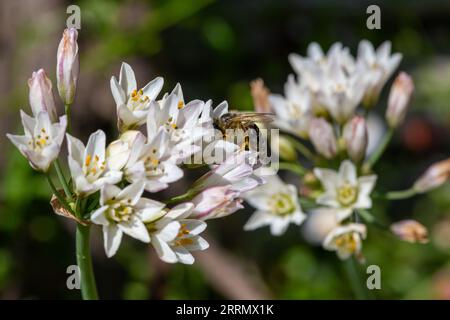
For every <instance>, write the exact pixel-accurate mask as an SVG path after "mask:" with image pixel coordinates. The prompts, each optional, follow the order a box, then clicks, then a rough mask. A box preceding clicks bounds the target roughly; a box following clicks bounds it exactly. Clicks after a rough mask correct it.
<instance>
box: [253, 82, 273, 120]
mask: <svg viewBox="0 0 450 320" xmlns="http://www.w3.org/2000/svg"><path fill="white" fill-rule="evenodd" d="M250 88H251V94H252V98H253V107H254V108H255V111H256V112H263V113H265V112H271V107H270V103H269V94H270V91H269V89H267V87H266V86H265V85H264V81H263V80H262V79H256V80H253V81H252V82H250Z"/></svg>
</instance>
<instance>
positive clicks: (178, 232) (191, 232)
mask: <svg viewBox="0 0 450 320" xmlns="http://www.w3.org/2000/svg"><path fill="white" fill-rule="evenodd" d="M193 207H194V205H193V204H192V203H183V204H180V205H177V206H176V207H174V208H172V209H171V210H170V211H169V212H167V214H166V215H164V216H163V217H162V218H161V219H159V220H156V221H155V222H153V223H151V224H149V225H147V228H148V230H149V232H150V238H151V244H152V245H153V247H154V248H155V250H156V252H157V254H158V256H159V257H160V259H161V260H163V261H165V262H167V263H176V262H181V263H184V264H192V263H194V257H193V256H192V254H191V251H197V250H205V249H207V248H208V247H209V244H208V242H206V240H205V239H203V238H202V237H201V236H199V234H200V233H201V232H203V231H204V230H205V229H206V223H205V222H203V221H200V220H196V219H189V218H188V217H189V215H190V214H191V210H192V208H193Z"/></svg>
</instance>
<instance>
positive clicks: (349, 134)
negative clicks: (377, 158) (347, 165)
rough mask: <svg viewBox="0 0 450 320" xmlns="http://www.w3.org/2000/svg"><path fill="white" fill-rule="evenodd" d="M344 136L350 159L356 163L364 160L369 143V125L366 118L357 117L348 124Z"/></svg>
mask: <svg viewBox="0 0 450 320" xmlns="http://www.w3.org/2000/svg"><path fill="white" fill-rule="evenodd" d="M343 136H344V141H345V147H346V149H347V153H348V155H349V157H350V159H352V160H353V161H354V162H360V161H361V160H363V158H364V155H365V154H366V147H367V141H368V135H367V125H366V120H365V119H364V117H361V116H355V117H353V119H351V120H350V121H349V122H347V124H346V125H345V127H344V132H343Z"/></svg>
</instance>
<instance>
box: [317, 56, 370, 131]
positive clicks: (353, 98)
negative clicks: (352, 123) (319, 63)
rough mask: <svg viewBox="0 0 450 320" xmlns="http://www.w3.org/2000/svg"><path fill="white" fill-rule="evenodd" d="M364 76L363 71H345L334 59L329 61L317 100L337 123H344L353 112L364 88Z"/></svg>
mask: <svg viewBox="0 0 450 320" xmlns="http://www.w3.org/2000/svg"><path fill="white" fill-rule="evenodd" d="M366 77H367V75H366V74H365V73H363V72H353V73H347V72H346V71H345V70H344V68H342V66H341V65H340V64H339V62H337V61H336V60H333V61H331V62H330V66H329V68H328V70H327V72H326V75H325V77H324V79H323V81H322V83H321V92H320V95H319V100H320V102H321V103H322V104H323V105H324V106H325V107H326V109H327V110H328V111H329V113H330V114H331V116H332V117H333V118H334V120H336V121H337V122H338V123H344V122H345V121H347V120H348V119H349V118H350V117H351V116H352V115H353V114H354V112H355V110H356V108H357V107H358V105H359V103H360V102H361V100H362V98H363V95H364V92H365V89H366V82H365V78H366Z"/></svg>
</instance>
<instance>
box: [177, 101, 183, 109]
mask: <svg viewBox="0 0 450 320" xmlns="http://www.w3.org/2000/svg"><path fill="white" fill-rule="evenodd" d="M183 107H184V102H183V101H181V100H180V101H178V109H183Z"/></svg>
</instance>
